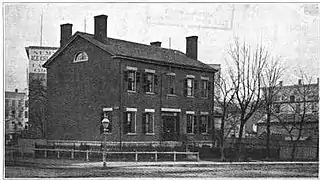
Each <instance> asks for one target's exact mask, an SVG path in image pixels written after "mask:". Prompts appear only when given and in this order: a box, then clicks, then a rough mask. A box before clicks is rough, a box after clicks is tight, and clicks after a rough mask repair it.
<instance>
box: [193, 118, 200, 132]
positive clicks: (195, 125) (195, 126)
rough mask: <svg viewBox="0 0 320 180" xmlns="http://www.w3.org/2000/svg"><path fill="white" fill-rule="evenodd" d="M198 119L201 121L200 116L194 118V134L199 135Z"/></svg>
mask: <svg viewBox="0 0 320 180" xmlns="http://www.w3.org/2000/svg"><path fill="white" fill-rule="evenodd" d="M198 119H199V118H198V116H194V121H193V127H194V134H197V133H198V132H199V131H198V129H199V127H198Z"/></svg>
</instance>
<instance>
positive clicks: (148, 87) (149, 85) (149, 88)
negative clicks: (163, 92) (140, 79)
mask: <svg viewBox="0 0 320 180" xmlns="http://www.w3.org/2000/svg"><path fill="white" fill-rule="evenodd" d="M145 92H150V93H153V92H154V74H153V73H146V82H145Z"/></svg>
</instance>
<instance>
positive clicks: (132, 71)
mask: <svg viewBox="0 0 320 180" xmlns="http://www.w3.org/2000/svg"><path fill="white" fill-rule="evenodd" d="M125 81H127V90H128V91H131V92H135V91H136V90H137V68H135V67H129V66H128V67H127V71H125Z"/></svg>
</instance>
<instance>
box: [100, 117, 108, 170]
mask: <svg viewBox="0 0 320 180" xmlns="http://www.w3.org/2000/svg"><path fill="white" fill-rule="evenodd" d="M101 123H102V126H103V135H104V144H103V153H102V159H103V167H106V166H107V165H106V146H107V132H108V127H109V123H110V121H109V119H108V118H107V117H104V118H103V120H102V121H101Z"/></svg>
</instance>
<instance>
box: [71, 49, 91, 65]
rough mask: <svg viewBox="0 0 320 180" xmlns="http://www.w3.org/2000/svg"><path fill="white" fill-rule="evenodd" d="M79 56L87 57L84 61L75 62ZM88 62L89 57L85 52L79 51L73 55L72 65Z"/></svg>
mask: <svg viewBox="0 0 320 180" xmlns="http://www.w3.org/2000/svg"><path fill="white" fill-rule="evenodd" d="M80 54H85V55H86V56H87V58H86V59H83V60H77V57H78V56H79V55H80ZM88 60H89V56H88V54H87V53H86V52H84V51H80V52H77V53H76V54H75V55H74V58H73V62H74V63H78V62H86V61H88Z"/></svg>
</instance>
